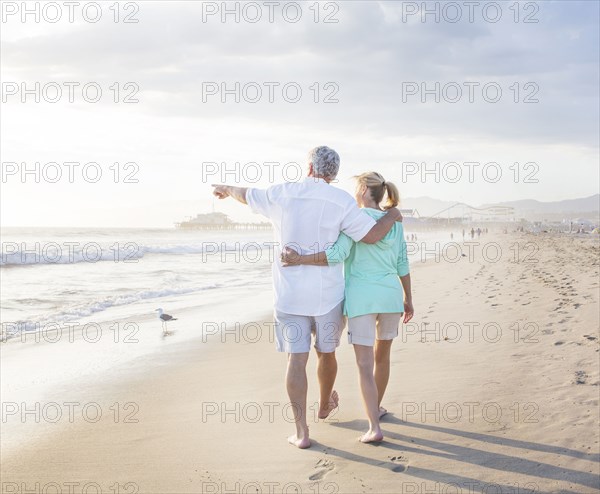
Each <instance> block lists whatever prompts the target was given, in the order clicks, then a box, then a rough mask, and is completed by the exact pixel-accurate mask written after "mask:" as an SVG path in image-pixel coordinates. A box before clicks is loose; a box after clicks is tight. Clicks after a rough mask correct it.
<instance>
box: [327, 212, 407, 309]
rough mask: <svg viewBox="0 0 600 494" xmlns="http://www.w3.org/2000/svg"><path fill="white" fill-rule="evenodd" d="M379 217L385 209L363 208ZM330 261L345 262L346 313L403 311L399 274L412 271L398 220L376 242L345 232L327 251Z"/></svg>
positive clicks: (402, 230) (370, 214)
mask: <svg viewBox="0 0 600 494" xmlns="http://www.w3.org/2000/svg"><path fill="white" fill-rule="evenodd" d="M363 211H364V212H365V213H367V214H368V215H369V216H371V217H372V218H374V219H375V220H378V219H379V218H381V217H382V216H383V215H385V213H386V212H385V211H379V210H377V209H371V208H364V209H363ZM325 253H326V255H327V262H328V263H329V264H336V263H340V262H343V263H344V277H345V283H346V300H345V302H344V314H346V315H347V316H348V317H357V316H362V315H364V314H381V313H390V312H404V292H403V290H402V284H401V283H400V279H399V278H398V277H399V276H405V275H407V274H408V273H409V268H408V257H407V253H406V241H405V240H404V227H403V226H402V223H400V222H396V223H395V224H394V226H393V227H392V229H391V230H390V231H389V232H388V234H387V235H386V236H385V237H384V238H383V239H382V240H380V241H379V242H377V243H376V244H372V245H370V244H366V243H364V242H354V241H353V240H352V239H351V238H350V237H348V236H347V235H345V234H344V233H342V234H341V235H340V236H339V237H338V239H337V242H336V243H335V244H334V245H333V246H331V247H330V248H329V249H327V250H326V251H325Z"/></svg>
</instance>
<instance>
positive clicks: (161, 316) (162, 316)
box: [155, 308, 177, 335]
mask: <svg viewBox="0 0 600 494" xmlns="http://www.w3.org/2000/svg"><path fill="white" fill-rule="evenodd" d="M155 312H158V318H159V319H160V320H161V321H162V327H163V335H165V334H168V333H169V332H168V331H167V321H177V318H176V317H173V316H170V315H169V314H165V313H164V312H163V310H162V309H161V308H158V309H155Z"/></svg>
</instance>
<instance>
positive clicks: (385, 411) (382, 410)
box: [379, 407, 388, 418]
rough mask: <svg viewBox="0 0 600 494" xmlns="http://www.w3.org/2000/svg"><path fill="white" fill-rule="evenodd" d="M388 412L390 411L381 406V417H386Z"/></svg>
mask: <svg viewBox="0 0 600 494" xmlns="http://www.w3.org/2000/svg"><path fill="white" fill-rule="evenodd" d="M387 414H388V411H387V410H386V409H385V408H383V407H379V418H381V417H385V416H386V415H387Z"/></svg>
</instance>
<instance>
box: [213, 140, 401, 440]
mask: <svg viewBox="0 0 600 494" xmlns="http://www.w3.org/2000/svg"><path fill="white" fill-rule="evenodd" d="M308 161H309V164H308V177H307V178H306V179H305V180H304V181H302V182H297V183H284V184H278V185H274V186H271V187H269V188H268V189H266V190H263V189H254V188H242V187H233V186H229V185H214V191H213V194H214V195H215V196H217V197H218V198H219V199H225V198H226V197H233V198H234V199H236V200H238V201H239V202H241V203H243V204H248V205H249V206H250V207H251V208H252V209H253V210H254V212H256V213H260V214H262V215H264V216H266V217H267V218H269V219H270V220H271V222H272V223H273V227H274V232H275V237H276V241H277V242H276V247H275V254H276V261H275V262H274V263H273V285H274V291H275V315H274V318H275V339H276V344H277V350H278V351H280V352H286V353H287V354H288V365H287V374H286V386H287V392H288V396H289V399H290V402H291V403H292V410H293V413H294V420H295V423H296V434H295V435H293V436H290V437H289V438H288V441H289V442H290V443H292V444H293V445H295V446H297V447H298V448H308V447H310V439H309V432H308V424H307V410H306V395H307V389H308V384H307V377H306V364H307V362H308V355H309V352H310V346H311V333H312V332H314V334H315V343H314V346H315V349H316V352H317V356H318V363H317V375H318V379H319V387H320V403H319V411H318V417H319V418H321V419H324V418H327V416H328V415H329V414H330V413H331V411H332V410H334V409H335V408H336V407H337V406H338V399H339V397H338V394H337V392H336V391H335V390H334V389H333V385H334V383H335V378H336V375H337V361H336V358H335V350H336V348H337V347H338V346H339V344H340V338H341V334H342V330H343V328H344V326H345V320H344V316H343V313H342V307H343V301H344V276H343V267H342V265H341V264H340V265H337V266H333V267H322V268H315V267H314V266H298V267H296V268H292V269H290V268H286V269H283V265H282V263H281V262H280V255H281V252H282V248H283V246H285V245H294V246H295V248H296V249H298V250H299V251H300V253H301V254H310V253H316V252H319V251H320V250H324V249H326V248H327V247H328V246H331V245H333V244H334V243H335V242H336V240H337V239H338V237H339V235H340V233H342V232H343V233H344V234H346V235H347V236H348V237H349V238H351V239H352V240H353V241H355V242H361V243H365V244H374V243H377V242H379V241H380V240H381V239H383V238H384V237H385V235H386V234H387V233H388V232H389V231H390V229H392V228H393V227H394V225H396V222H397V221H401V220H402V215H401V214H400V211H399V210H398V209H397V208H391V209H390V210H389V211H388V212H387V214H385V215H381V217H378V218H377V220H376V219H374V218H373V216H372V215H369V214H367V213H366V212H365V211H363V210H361V209H360V208H359V207H358V205H357V204H356V201H354V199H353V198H352V196H351V195H350V194H348V193H347V192H345V191H343V190H341V189H338V188H337V187H333V186H332V185H330V183H331V182H332V181H333V180H335V178H336V176H337V174H338V171H339V167H340V157H339V155H338V154H337V153H336V152H335V151H334V150H333V149H330V148H328V147H326V146H320V147H317V148H314V149H313V150H312V151H310V153H309V159H308Z"/></svg>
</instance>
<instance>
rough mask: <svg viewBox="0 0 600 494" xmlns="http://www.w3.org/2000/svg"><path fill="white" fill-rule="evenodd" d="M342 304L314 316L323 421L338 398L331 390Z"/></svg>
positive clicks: (339, 332) (333, 379) (320, 413)
mask: <svg viewBox="0 0 600 494" xmlns="http://www.w3.org/2000/svg"><path fill="white" fill-rule="evenodd" d="M343 306H344V304H343V302H340V303H339V304H338V305H337V306H336V307H334V308H333V309H332V310H331V311H329V312H328V313H327V314H325V315H322V316H315V318H314V328H315V349H316V351H317V357H318V362H317V377H318V379H319V394H320V397H319V413H318V416H319V418H320V419H325V418H327V417H328V416H329V414H330V413H331V412H332V411H333V410H335V409H336V408H337V406H338V402H339V396H338V393H337V391H335V390H334V389H333V385H334V384H335V378H336V376H337V369H338V366H337V360H336V358H335V349H336V348H337V347H338V346H339V345H340V339H341V336H342V331H343V330H344V326H345V324H346V320H345V317H344V315H343V312H342V309H343Z"/></svg>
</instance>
